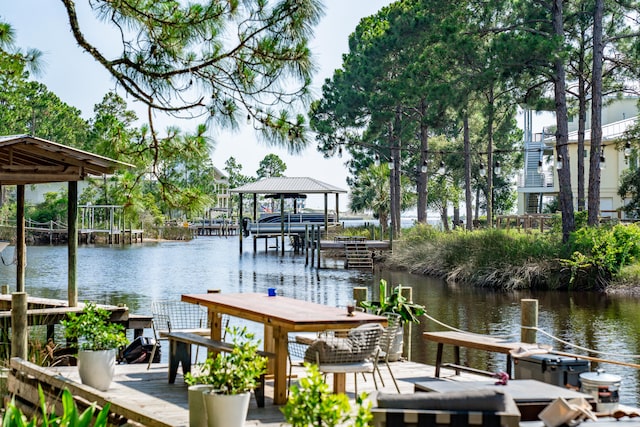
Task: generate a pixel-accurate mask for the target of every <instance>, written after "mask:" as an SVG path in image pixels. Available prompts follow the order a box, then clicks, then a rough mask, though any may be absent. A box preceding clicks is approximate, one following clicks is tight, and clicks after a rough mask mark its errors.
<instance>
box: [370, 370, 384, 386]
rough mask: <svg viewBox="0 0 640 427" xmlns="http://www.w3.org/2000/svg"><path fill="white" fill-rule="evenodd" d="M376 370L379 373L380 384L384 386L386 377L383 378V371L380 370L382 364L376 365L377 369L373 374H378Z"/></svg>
mask: <svg viewBox="0 0 640 427" xmlns="http://www.w3.org/2000/svg"><path fill="white" fill-rule="evenodd" d="M376 372H377V373H378V377H380V384H382V387H384V386H385V385H384V379H383V378H382V372H380V365H376V369H375V370H374V371H373V376H375V375H376Z"/></svg>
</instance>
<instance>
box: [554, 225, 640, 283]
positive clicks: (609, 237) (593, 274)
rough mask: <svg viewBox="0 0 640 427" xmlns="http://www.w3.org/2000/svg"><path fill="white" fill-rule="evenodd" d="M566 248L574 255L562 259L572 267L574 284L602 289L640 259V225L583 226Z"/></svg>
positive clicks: (564, 263) (571, 237)
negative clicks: (625, 268)
mask: <svg viewBox="0 0 640 427" xmlns="http://www.w3.org/2000/svg"><path fill="white" fill-rule="evenodd" d="M566 250H567V252H568V253H570V254H571V255H570V256H566V257H565V258H564V259H563V260H562V262H563V265H565V266H567V267H569V268H570V269H571V284H572V285H573V286H580V287H584V286H587V287H590V288H597V289H599V288H602V287H604V285H605V284H606V283H607V282H608V281H609V280H611V279H612V278H613V277H615V276H616V275H618V274H619V273H620V271H621V270H622V268H623V267H625V266H627V265H630V264H632V263H634V262H636V261H637V260H638V259H640V227H639V226H638V225H636V224H630V225H622V224H617V225H614V226H611V227H605V226H601V227H583V228H580V229H578V230H577V231H575V232H573V233H572V234H571V236H570V239H569V242H568V244H567V249H566Z"/></svg>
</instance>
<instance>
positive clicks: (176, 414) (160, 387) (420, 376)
mask: <svg viewBox="0 0 640 427" xmlns="http://www.w3.org/2000/svg"><path fill="white" fill-rule="evenodd" d="M391 367H392V369H393V372H394V375H395V377H396V379H397V380H398V384H399V386H400V391H401V393H413V392H414V383H416V382H420V381H428V380H429V379H432V378H433V374H434V367H433V366H429V365H423V364H419V363H414V362H392V363H391ZM47 370H48V371H49V372H51V375H52V376H54V377H56V378H60V376H62V377H65V378H67V379H69V380H72V381H74V382H80V380H79V377H78V371H77V368H76V367H53V368H48V369H47ZM380 370H381V372H382V376H383V379H384V383H385V386H384V387H382V386H381V385H380V384H379V389H380V390H381V391H384V392H389V393H396V391H395V388H394V385H393V381H392V380H391V377H390V376H389V373H388V371H387V369H386V367H385V366H384V365H382V366H381V367H380ZM303 374H304V371H303V369H302V368H301V367H297V366H296V367H294V371H293V375H294V377H295V378H299V377H300V376H301V375H303ZM451 375H452V376H453V372H451ZM167 377H168V367H167V364H165V363H162V364H159V363H155V364H152V365H151V368H150V369H149V370H147V365H146V364H133V365H118V366H116V376H115V378H114V382H113V383H112V385H111V387H110V388H109V390H108V391H107V392H105V395H106V396H108V397H109V399H113V400H115V401H117V402H127V403H128V405H130V406H131V407H132V408H136V409H137V410H140V411H144V412H145V413H147V414H150V415H152V416H153V417H154V418H155V419H157V420H158V421H160V422H161V423H162V424H169V425H172V426H188V425H189V409H188V402H187V387H188V386H187V385H186V384H185V383H184V379H183V377H182V374H181V372H179V373H178V377H177V379H176V382H175V384H168V381H167ZM332 377H333V376H332V375H329V376H327V381H328V382H329V384H330V385H331V380H332ZM478 378H479V377H476V376H473V375H467V374H463V375H461V376H458V377H455V379H456V380H467V381H468V380H474V379H478ZM480 378H484V379H486V377H480ZM293 381H296V379H294V380H293ZM378 383H379V380H378ZM266 386H267V387H266V399H265V400H266V403H265V407H264V408H258V407H257V405H256V402H255V399H251V403H250V407H249V415H248V417H247V422H246V423H245V426H264V427H281V426H286V425H287V424H285V423H284V416H283V415H282V413H281V411H280V408H281V406H275V405H273V400H272V396H273V381H272V380H271V381H270V380H267V384H266ZM373 390H375V389H374V385H373V381H372V377H371V375H370V374H367V376H366V381H365V380H364V379H363V378H362V375H359V376H358V391H360V392H362V391H367V392H371V391H373ZM353 391H354V384H353V375H347V394H348V395H349V397H350V398H351V399H354V397H355V396H354V393H353Z"/></svg>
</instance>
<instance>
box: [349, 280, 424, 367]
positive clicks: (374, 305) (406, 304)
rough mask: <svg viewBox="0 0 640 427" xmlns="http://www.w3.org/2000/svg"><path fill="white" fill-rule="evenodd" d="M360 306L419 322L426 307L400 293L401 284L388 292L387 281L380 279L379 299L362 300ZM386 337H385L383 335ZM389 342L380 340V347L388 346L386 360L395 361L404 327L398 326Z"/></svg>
mask: <svg viewBox="0 0 640 427" xmlns="http://www.w3.org/2000/svg"><path fill="white" fill-rule="evenodd" d="M360 306H361V307H363V308H364V309H365V310H367V311H369V312H371V313H374V314H377V315H383V314H385V313H396V314H398V315H399V316H400V318H401V319H402V323H403V324H406V323H409V322H411V323H420V316H422V315H423V314H424V313H425V312H426V308H425V306H424V305H422V304H416V303H414V302H413V301H409V300H408V299H407V297H405V296H404V295H403V294H402V285H401V284H398V285H397V286H396V287H395V288H393V289H391V291H390V292H389V289H388V284H387V281H386V280H384V279H380V300H379V301H362V302H361V303H360ZM385 338H386V337H385ZM391 338H392V339H393V342H391V343H390V344H388V343H384V342H381V343H380V345H381V347H382V348H387V347H388V348H389V355H388V357H387V360H389V361H395V360H398V359H400V357H401V356H402V348H403V344H404V328H399V329H398V333H397V335H396V336H395V337H389V339H391Z"/></svg>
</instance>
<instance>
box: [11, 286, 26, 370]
mask: <svg viewBox="0 0 640 427" xmlns="http://www.w3.org/2000/svg"><path fill="white" fill-rule="evenodd" d="M28 337H29V327H28V323H27V293H26V292H14V293H13V294H11V357H19V358H21V359H25V360H26V359H27V349H28V347H27V339H28Z"/></svg>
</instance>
